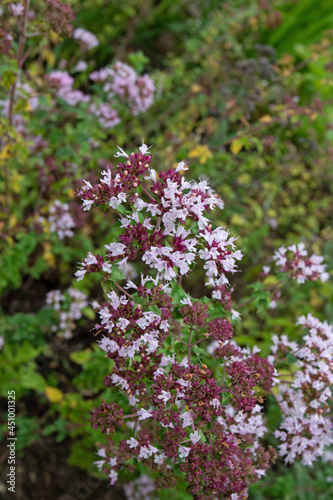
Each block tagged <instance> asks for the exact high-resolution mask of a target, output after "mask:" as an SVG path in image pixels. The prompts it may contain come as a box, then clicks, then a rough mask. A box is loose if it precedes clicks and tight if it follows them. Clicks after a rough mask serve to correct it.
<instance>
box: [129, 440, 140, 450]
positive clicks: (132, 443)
mask: <svg viewBox="0 0 333 500" xmlns="http://www.w3.org/2000/svg"><path fill="white" fill-rule="evenodd" d="M126 443H127V444H128V445H129V447H130V448H136V447H137V446H138V444H139V442H138V441H137V440H136V439H134V438H131V439H128V440H127V441H126Z"/></svg>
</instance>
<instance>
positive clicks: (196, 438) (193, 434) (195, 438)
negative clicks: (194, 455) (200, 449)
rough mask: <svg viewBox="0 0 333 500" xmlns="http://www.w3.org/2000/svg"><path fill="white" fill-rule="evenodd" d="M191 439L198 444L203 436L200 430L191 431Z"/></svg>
mask: <svg viewBox="0 0 333 500" xmlns="http://www.w3.org/2000/svg"><path fill="white" fill-rule="evenodd" d="M190 439H191V441H192V443H193V444H196V443H197V442H198V441H200V439H201V437H200V434H199V432H198V431H194V432H191V434H190Z"/></svg>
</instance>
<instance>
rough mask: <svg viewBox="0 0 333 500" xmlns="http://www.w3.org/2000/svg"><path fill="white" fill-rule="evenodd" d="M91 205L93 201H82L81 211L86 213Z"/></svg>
mask: <svg viewBox="0 0 333 500" xmlns="http://www.w3.org/2000/svg"><path fill="white" fill-rule="evenodd" d="M93 204H94V201H93V200H83V210H84V211H85V212H87V211H88V210H90V209H91V207H92V205H93Z"/></svg>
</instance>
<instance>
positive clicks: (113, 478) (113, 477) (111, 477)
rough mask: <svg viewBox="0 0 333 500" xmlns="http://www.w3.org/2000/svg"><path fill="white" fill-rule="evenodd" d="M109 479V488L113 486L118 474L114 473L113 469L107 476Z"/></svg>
mask: <svg viewBox="0 0 333 500" xmlns="http://www.w3.org/2000/svg"><path fill="white" fill-rule="evenodd" d="M109 478H110V484H111V486H112V485H114V483H115V482H116V481H117V478H118V473H117V472H116V471H114V470H113V469H111V470H110V474H109Z"/></svg>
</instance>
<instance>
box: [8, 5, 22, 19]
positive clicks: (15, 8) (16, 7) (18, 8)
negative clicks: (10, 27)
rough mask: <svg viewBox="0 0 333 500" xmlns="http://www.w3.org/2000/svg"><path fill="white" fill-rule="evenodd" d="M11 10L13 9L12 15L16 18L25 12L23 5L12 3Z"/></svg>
mask: <svg viewBox="0 0 333 500" xmlns="http://www.w3.org/2000/svg"><path fill="white" fill-rule="evenodd" d="M10 9H11V11H12V13H13V14H15V16H20V15H21V14H23V11H24V7H23V5H20V4H16V3H11V4H10Z"/></svg>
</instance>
